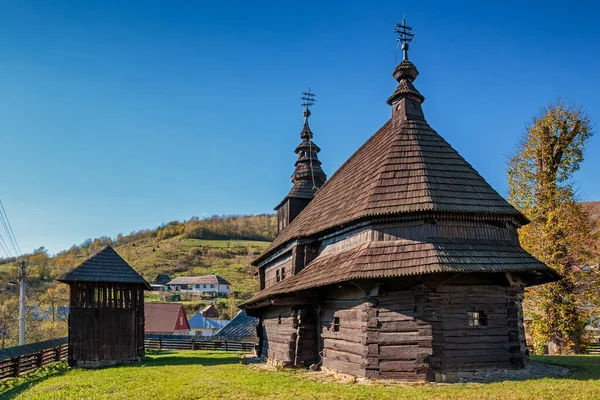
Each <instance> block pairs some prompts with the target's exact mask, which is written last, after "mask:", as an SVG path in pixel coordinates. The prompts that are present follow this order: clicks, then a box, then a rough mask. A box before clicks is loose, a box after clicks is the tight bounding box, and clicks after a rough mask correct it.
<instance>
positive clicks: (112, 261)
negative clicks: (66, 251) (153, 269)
mask: <svg viewBox="0 0 600 400" xmlns="http://www.w3.org/2000/svg"><path fill="white" fill-rule="evenodd" d="M58 281H60V282H65V283H69V282H111V283H137V284H140V285H143V286H144V287H145V288H146V289H148V290H150V285H149V284H148V282H146V280H145V279H144V278H142V276H141V275H140V274H138V273H137V272H136V271H135V270H134V269H133V268H132V267H131V266H130V265H129V264H128V263H127V262H126V261H125V260H123V258H121V256H120V255H119V254H117V252H116V251H115V250H114V249H113V248H112V247H111V246H110V245H106V246H104V247H103V248H102V249H101V250H100V251H98V252H97V253H95V254H94V255H92V256H91V257H89V258H88V259H87V260H85V261H84V262H82V263H81V264H80V265H79V266H78V267H76V268H75V269H73V270H72V271H70V272H67V273H66V274H65V275H63V276H62V277H60V278H59V279H58Z"/></svg>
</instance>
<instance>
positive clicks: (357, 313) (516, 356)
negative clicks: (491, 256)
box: [262, 284, 528, 381]
mask: <svg viewBox="0 0 600 400" xmlns="http://www.w3.org/2000/svg"><path fill="white" fill-rule="evenodd" d="M522 296H523V290H522V288H521V287H520V286H518V285H514V286H502V285H493V284H472V285H457V284H456V285H450V284H445V285H440V286H437V287H435V285H434V286H433V287H432V286H427V285H425V284H416V285H414V286H413V287H412V288H410V289H404V290H400V289H395V290H388V291H385V292H384V291H380V286H379V285H377V284H374V285H372V286H370V287H365V288H363V289H360V288H359V287H358V286H350V285H346V286H344V287H337V288H333V287H329V288H328V290H327V291H324V292H323V293H321V297H320V298H321V300H320V302H319V305H318V306H317V307H316V309H315V312H314V313H312V308H308V307H305V308H296V307H293V306H272V307H269V308H268V309H266V310H265V312H264V313H263V319H262V324H263V337H262V340H263V355H265V356H267V357H268V358H270V359H273V360H275V361H277V362H278V363H281V364H283V365H288V366H292V365H295V366H308V365H310V364H312V363H313V362H316V361H317V360H318V359H319V354H322V365H323V367H325V368H327V369H330V370H334V371H336V372H339V373H343V374H349V375H353V376H358V377H366V378H382V379H400V380H410V381H420V380H445V379H446V376H451V375H450V374H455V373H457V372H475V371H484V370H485V371H490V370H495V369H517V368H522V367H524V366H526V365H527V364H528V355H527V347H526V343H525V332H524V329H523V323H522V321H523V320H522V309H521V300H522ZM469 313H478V315H479V318H478V319H477V321H478V322H477V323H474V322H473V321H474V319H473V318H472V317H473V314H471V315H470V314H469ZM315 316H317V317H318V319H315ZM470 320H471V323H470ZM316 321H319V324H318V334H317V332H315V330H314V323H315V322H316ZM440 374H443V375H444V376H445V377H444V378H440Z"/></svg>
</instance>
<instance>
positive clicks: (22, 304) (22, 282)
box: [19, 260, 26, 346]
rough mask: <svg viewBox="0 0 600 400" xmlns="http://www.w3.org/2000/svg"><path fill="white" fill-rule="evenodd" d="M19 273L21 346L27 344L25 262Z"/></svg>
mask: <svg viewBox="0 0 600 400" xmlns="http://www.w3.org/2000/svg"><path fill="white" fill-rule="evenodd" d="M20 267H21V270H20V272H19V346H22V345H24V344H25V275H26V272H25V261H23V260H21V265H20Z"/></svg>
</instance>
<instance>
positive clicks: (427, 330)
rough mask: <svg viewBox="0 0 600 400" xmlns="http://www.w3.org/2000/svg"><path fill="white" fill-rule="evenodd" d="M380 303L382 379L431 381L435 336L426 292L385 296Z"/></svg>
mask: <svg viewBox="0 0 600 400" xmlns="http://www.w3.org/2000/svg"><path fill="white" fill-rule="evenodd" d="M378 300H379V302H378V313H377V322H378V328H379V329H378V332H377V344H378V359H379V365H378V367H379V368H378V371H379V377H380V378H387V379H402V380H411V381H415V380H425V379H428V378H430V377H431V371H430V368H429V363H428V361H429V357H430V356H431V354H432V338H433V336H432V327H431V324H430V322H429V321H428V318H427V316H428V315H427V311H428V310H427V306H428V303H427V295H426V293H425V292H424V290H423V288H422V287H421V286H416V287H415V288H413V289H412V290H403V291H395V292H389V293H385V294H383V295H382V296H379V297H378Z"/></svg>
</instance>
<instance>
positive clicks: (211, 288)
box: [166, 275, 231, 297]
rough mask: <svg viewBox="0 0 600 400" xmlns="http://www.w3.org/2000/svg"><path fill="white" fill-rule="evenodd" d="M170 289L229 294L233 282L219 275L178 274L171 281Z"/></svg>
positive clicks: (213, 295) (216, 294)
mask: <svg viewBox="0 0 600 400" xmlns="http://www.w3.org/2000/svg"><path fill="white" fill-rule="evenodd" d="M166 286H167V287H168V288H169V290H172V291H179V292H184V293H192V294H198V295H202V296H208V297H220V296H227V294H228V293H229V291H230V290H231V284H230V283H229V282H227V281H226V280H225V279H223V278H221V277H220V276H218V275H204V276H178V277H176V278H174V279H172V280H171V281H169V282H168V283H167V284H166Z"/></svg>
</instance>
